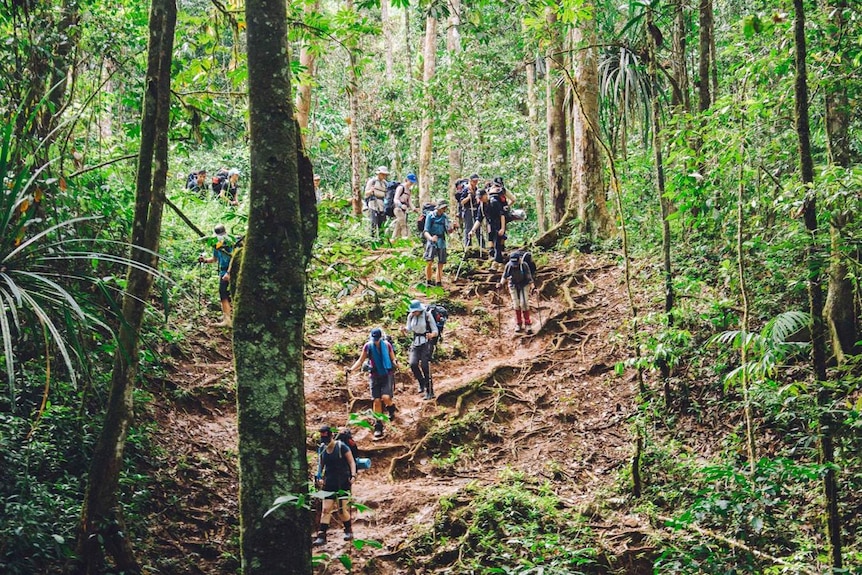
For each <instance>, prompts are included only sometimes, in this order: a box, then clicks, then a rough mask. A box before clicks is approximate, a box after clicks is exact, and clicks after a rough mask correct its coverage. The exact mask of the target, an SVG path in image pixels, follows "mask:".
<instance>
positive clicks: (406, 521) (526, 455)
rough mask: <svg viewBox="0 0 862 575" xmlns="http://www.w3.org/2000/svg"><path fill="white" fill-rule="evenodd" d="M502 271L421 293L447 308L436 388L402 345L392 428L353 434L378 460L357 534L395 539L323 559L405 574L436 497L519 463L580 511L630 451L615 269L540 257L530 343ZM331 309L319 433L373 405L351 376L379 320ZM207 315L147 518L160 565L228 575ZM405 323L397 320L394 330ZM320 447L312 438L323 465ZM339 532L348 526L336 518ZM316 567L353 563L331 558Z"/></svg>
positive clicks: (323, 345) (166, 413)
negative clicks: (520, 329)
mask: <svg viewBox="0 0 862 575" xmlns="http://www.w3.org/2000/svg"><path fill="white" fill-rule="evenodd" d="M497 278H498V275H496V274H493V275H492V274H491V273H490V272H488V271H482V270H481V269H479V270H470V272H469V275H468V277H465V278H459V280H458V281H457V282H456V283H449V284H448V285H446V287H445V289H444V290H435V291H436V292H438V293H436V294H435V295H442V294H443V293H444V292H445V295H443V297H442V298H441V297H431V298H429V297H426V296H425V294H422V293H420V292H419V291H417V292H416V293H414V294H410V295H411V297H419V298H420V299H422V300H423V301H424V302H426V303H428V302H430V301H436V300H440V299H442V300H444V301H447V302H449V305H450V307H451V308H452V312H453V313H452V314H451V316H450V320H449V322H448V323H447V327H446V330H445V333H444V339H443V342H442V343H441V344H440V349H439V350H438V351H439V353H438V355H439V357H438V358H437V359H436V360H435V361H434V363H433V364H432V373H433V377H434V387H435V392H436V395H437V397H436V399H435V400H431V401H424V400H423V399H422V396H421V395H420V394H419V393H418V388H417V384H416V382H415V380H414V378H413V376H412V374H411V373H410V370H409V368H408V367H407V366H406V349H400V350H399V362H400V367H399V373H398V376H397V378H396V393H395V403H396V405H397V408H398V411H397V413H396V416H395V419H394V421H393V422H392V424H390V425H389V426H388V427H387V433H386V436H385V437H384V438H383V440H380V441H372V438H371V432H370V430H366V429H364V428H361V427H354V428H353V431H354V437H355V438H356V440H357V442H358V444H359V447H360V450H361V451H362V455H363V456H368V457H370V458H371V459H372V467H371V469H370V470H367V471H362V472H361V473H360V474H359V477H358V479H357V481H356V483H355V485H354V496H355V498H356V500H357V501H358V502H360V503H361V504H362V505H363V506H364V507H365V509H364V510H363V511H361V512H359V513H357V514H356V515H355V517H354V525H355V528H354V531H355V533H356V536H357V538H360V539H372V540H376V541H380V542H382V543H383V544H384V546H383V548H382V549H374V548H371V547H366V548H364V549H362V550H356V549H355V548H353V546H351V545H350V544H348V543H345V542H343V541H342V540H341V538H340V537H338V536H333V537H331V538H330V541H329V542H328V543H327V545H326V546H325V547H324V548H322V550H320V552H322V553H325V554H327V555H329V556H331V557H337V556H338V555H340V554H342V553H346V554H349V555H350V556H351V557H352V559H353V561H354V563H355V564H356V563H358V564H362V563H363V562H368V561H369V560H370V559H371V558H373V557H376V560H375V561H373V564H374V568H373V572H376V573H403V572H408V571H405V570H404V569H403V568H402V567H399V564H398V563H397V559H398V556H399V552H400V550H401V549H402V548H403V547H404V546H405V545H408V544H409V541H410V538H411V537H412V536H413V535H415V533H416V530H417V529H418V528H421V526H424V525H428V524H429V523H430V522H431V520H432V518H433V515H434V513H435V509H436V507H437V502H438V500H439V499H440V498H441V497H443V496H447V495H452V494H454V493H456V492H457V491H459V490H460V489H462V488H463V487H464V486H465V485H466V484H468V483H470V482H479V483H480V484H485V483H487V484H490V483H492V482H493V481H494V480H495V478H497V476H498V474H499V473H500V471H502V470H503V469H504V468H507V469H514V470H519V471H523V472H527V473H529V474H531V475H533V476H537V477H544V478H546V479H548V480H549V481H552V482H553V483H554V485H555V490H556V492H557V493H558V495H559V496H560V497H561V499H563V500H564V501H566V502H567V504H569V505H571V506H572V507H573V509H574V508H579V509H582V508H585V507H588V506H589V505H590V502H591V501H592V499H593V498H594V497H595V494H596V492H597V491H598V490H600V489H601V488H603V487H606V486H607V485H609V483H611V482H612V481H613V476H614V473H613V472H614V471H615V470H617V469H618V468H620V466H623V465H626V464H627V462H628V460H630V458H631V456H632V452H633V445H632V437H631V433H630V431H629V430H628V425H627V423H626V420H627V418H628V417H629V416H630V415H631V414H632V411H633V409H634V408H633V399H634V391H635V387H636V384H635V383H634V382H633V381H632V379H631V378H630V377H628V376H627V377H625V378H620V377H618V376H616V375H615V374H614V365H615V364H616V363H617V362H619V361H621V360H623V359H625V357H626V350H625V349H624V348H625V346H624V342H623V340H622V339H621V337H620V336H619V335H618V330H619V328H620V326H621V324H622V323H623V322H624V321H625V319H626V317H627V315H628V305H627V302H626V300H625V290H624V286H623V285H622V283H621V282H622V279H621V278H622V273H621V270H620V268H619V267H618V266H617V265H616V264H614V263H613V262H610V261H607V260H603V259H600V258H597V257H589V256H579V257H578V258H562V257H559V258H555V259H552V260H551V261H549V262H547V263H546V264H545V265H543V266H542V267H541V268H540V270H539V273H538V275H537V289H536V292H535V294H534V296H533V298H532V299H533V301H532V303H533V309H534V311H533V321H534V329H535V333H534V334H533V335H531V336H526V335H516V334H515V333H514V331H513V328H514V320H513V317H512V312H511V311H510V310H509V307H508V306H509V301H508V295H506V296H505V297H504V294H503V292H502V290H497V289H496V288H495V287H494V285H493V282H494V281H495V280H496V279H497ZM356 297H361V296H360V295H359V294H357V295H356ZM347 303H348V304H349V303H350V302H347ZM336 316H337V312H336V310H332V312H331V315H330V316H328V317H325V318H322V321H319V322H317V324H318V325H319V326H321V327H319V328H315V329H313V330H310V333H309V334H308V346H307V349H306V354H305V356H306V363H305V370H306V398H307V426H308V429H309V430H315V429H317V428H318V427H319V426H320V425H321V424H322V423H332V424H335V425H339V426H341V425H344V424H346V423H347V421H348V411H349V410H350V408H351V407H352V409H353V411H354V412H360V413H361V412H362V411H363V410H366V409H368V408H369V407H370V398H369V391H368V383H367V379H366V377H365V376H364V374H359V373H354V374H352V375H350V376H349V377H346V376H345V369H346V367H348V366H349V365H350V364H351V363H352V362H353V361H354V359H355V358H356V356H357V355H358V353H359V351H360V349H361V345H362V343H363V342H364V341H365V340H366V339H367V334H368V330H369V329H370V328H371V327H373V325H354V326H348V327H339V326H338V322H337V321H336ZM200 323H201V325H200V327H199V329H198V331H197V334H198V335H197V336H195V337H193V338H190V340H189V341H188V342H187V343H186V346H185V347H184V349H183V350H182V353H179V354H177V355H178V356H179V357H178V358H177V360H176V361H174V362H173V364H172V365H171V367H170V368H169V370H168V373H167V374H166V376H165V379H164V380H163V381H161V382H160V386H161V389H162V391H161V392H159V393H156V394H154V395H155V400H154V401H153V402H152V404H151V405H150V408H149V409H150V414H151V416H152V417H153V418H154V419H155V421H156V422H157V424H158V426H159V429H162V430H170V432H169V433H159V434H157V435H156V437H155V441H156V442H157V443H158V444H159V445H160V446H161V447H162V453H163V457H162V458H160V459H159V461H156V462H154V463H153V473H154V482H155V486H154V492H155V493H156V496H155V498H156V501H157V502H158V508H159V509H160V511H159V513H158V517H153V518H152V519H153V524H154V526H155V528H154V529H153V531H152V532H151V542H150V543H151V544H152V545H153V546H154V547H155V548H156V549H158V550H159V553H160V557H159V558H158V560H157V561H156V562H155V563H156V564H157V568H158V570H159V572H160V573H230V572H235V571H236V569H237V566H238V560H237V556H238V545H237V524H238V520H237V515H236V514H237V502H236V493H237V463H236V452H237V448H236V444H237V438H236V426H235V415H236V412H235V405H234V399H233V385H232V372H231V364H230V343H229V340H228V338H227V335H229V334H227V333H226V332H223V331H218V328H214V327H209V326H206V325H203V323H205V322H200ZM400 323H401V320H400V319H399V321H398V322H397V325H396V323H395V322H393V323H391V328H392V329H390V330H389V331H390V332H393V330H394V328H395V327H396V326H400ZM345 349H346V350H355V354H353V353H351V354H349V355H348V354H347V353H345V351H344V350H345ZM477 439H478V441H476V440H477ZM468 442H469V448H466V447H465V444H466V443H468ZM313 448H314V446H313V444H312V439H311V438H310V439H309V453H310V455H311V461H312V462H313V461H314V459H315V458H314V456H313V453H314V452H313ZM333 534H334V535H338V534H340V529H339V527H338V525H337V524H335V523H334V524H333ZM321 571H322V572H330V573H337V572H344V569H343V568H342V567H341V564H340V562H338V561H336V560H331V561H329V562H328V563H326V564H325V565H324V566H323V567H321ZM409 572H413V573H422V572H426V571H422V570H416V569H415V568H411V570H410V571H409ZM427 572H432V571H427Z"/></svg>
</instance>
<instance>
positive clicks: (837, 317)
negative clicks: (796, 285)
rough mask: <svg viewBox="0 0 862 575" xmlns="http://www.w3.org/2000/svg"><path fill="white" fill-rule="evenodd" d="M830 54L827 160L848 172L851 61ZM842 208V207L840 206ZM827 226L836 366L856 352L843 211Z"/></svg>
mask: <svg viewBox="0 0 862 575" xmlns="http://www.w3.org/2000/svg"><path fill="white" fill-rule="evenodd" d="M830 9H831V10H830V11H831V14H832V25H833V27H834V30H835V33H834V34H833V37H834V38H838V39H840V40H839V41H842V40H843V41H844V42H846V41H847V40H846V38H847V36H846V34H847V15H846V10H847V2H846V0H833V1H832V2H831V5H830ZM833 52H834V53H836V54H844V55H845V57H842V58H835V59H833V60H832V61H833V62H834V64H833V66H834V67H835V69H834V70H833V71H832V77H833V78H835V80H833V81H832V82H831V84H830V85H829V86H828V88H827V89H826V134H827V144H828V150H829V160H830V161H831V162H832V163H833V164H834V165H836V166H839V167H841V168H844V169H845V170H846V169H849V168H850V167H851V153H852V152H851V145H850V133H849V126H850V104H849V99H848V95H847V82H846V81H845V79H844V78H845V77H849V76H850V74H852V71H851V70H847V69H846V68H847V62H852V57H850V56H849V55H848V54H847V53H846V52H847V50H846V47H845V46H842V45H838V46H834V48H833ZM842 207H843V206H842ZM833 213H835V215H834V216H833V217H832V220H831V224H830V226H829V235H830V239H831V242H830V243H831V254H830V262H829V288H828V291H827V293H828V295H827V297H826V319H827V321H828V323H829V334H830V336H831V340H832V350H833V353H834V354H835V357H836V359H837V360H838V362H839V363H844V360H845V355H847V354H852V353H856V352H857V351H858V350H857V349H856V342H857V341H858V340H859V336H858V333H859V332H858V327H859V326H858V325H857V321H856V313H855V306H854V305H853V282H852V280H851V279H850V277H849V273H848V272H849V270H848V266H847V258H846V257H845V256H844V255H843V253H842V243H843V242H842V239H841V228H842V227H843V225H844V224H845V223H846V217H845V215H844V212H843V210H833Z"/></svg>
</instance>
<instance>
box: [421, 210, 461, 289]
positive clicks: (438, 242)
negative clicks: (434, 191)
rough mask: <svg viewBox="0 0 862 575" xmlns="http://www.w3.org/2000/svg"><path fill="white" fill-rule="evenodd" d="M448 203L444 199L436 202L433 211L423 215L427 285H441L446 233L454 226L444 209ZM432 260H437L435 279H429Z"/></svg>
mask: <svg viewBox="0 0 862 575" xmlns="http://www.w3.org/2000/svg"><path fill="white" fill-rule="evenodd" d="M448 209H449V204H448V203H446V202H445V201H440V202H437V206H436V207H435V208H434V212H433V213H428V214H427V215H426V216H425V230H424V231H423V232H422V236H423V237H424V238H425V240H426V243H425V253H424V255H423V257H424V258H425V262H426V263H425V283H426V284H429V285H443V265H444V264H445V263H446V258H447V252H446V234H449V233H451V232H452V230H454V229H455V226H454V224H453V223H452V222H450V221H449V217H448V216H447V215H446V211H447V210H448ZM434 260H437V276H436V277H437V279H436V281H434V280H432V279H431V274H432V272H433V269H434Z"/></svg>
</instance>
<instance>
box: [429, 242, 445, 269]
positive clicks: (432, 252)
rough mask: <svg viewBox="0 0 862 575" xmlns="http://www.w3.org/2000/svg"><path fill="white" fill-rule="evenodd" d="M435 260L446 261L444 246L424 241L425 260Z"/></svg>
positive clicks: (443, 262)
mask: <svg viewBox="0 0 862 575" xmlns="http://www.w3.org/2000/svg"><path fill="white" fill-rule="evenodd" d="M435 259H436V260H437V261H438V262H440V263H441V264H445V263H446V248H438V247H437V245H436V244H433V243H431V242H426V243H425V261H426V262H433V261H434V260H435Z"/></svg>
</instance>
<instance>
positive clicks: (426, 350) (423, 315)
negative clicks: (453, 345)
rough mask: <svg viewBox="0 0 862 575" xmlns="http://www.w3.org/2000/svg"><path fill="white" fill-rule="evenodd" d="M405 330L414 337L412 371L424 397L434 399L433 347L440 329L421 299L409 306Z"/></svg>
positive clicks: (411, 360) (411, 352)
mask: <svg viewBox="0 0 862 575" xmlns="http://www.w3.org/2000/svg"><path fill="white" fill-rule="evenodd" d="M404 332H405V333H407V334H409V335H410V336H411V338H412V341H411V342H410V356H409V360H408V362H409V364H410V371H412V372H413V375H414V376H415V377H416V381H418V382H419V393H424V394H425V397H424V399H432V398H433V397H434V386H433V384H432V382H431V349H432V347H433V345H434V342H435V341H436V339H437V336H438V335H439V331H438V330H437V322H435V321H434V318H433V317H432V316H431V314H430V313H429V312H428V310H427V309H426V308H425V306H424V305H422V302H420V301H419V300H416V299H414V300H413V301H411V302H410V306H409V307H408V308H407V323H406V324H405V325H404Z"/></svg>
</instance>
